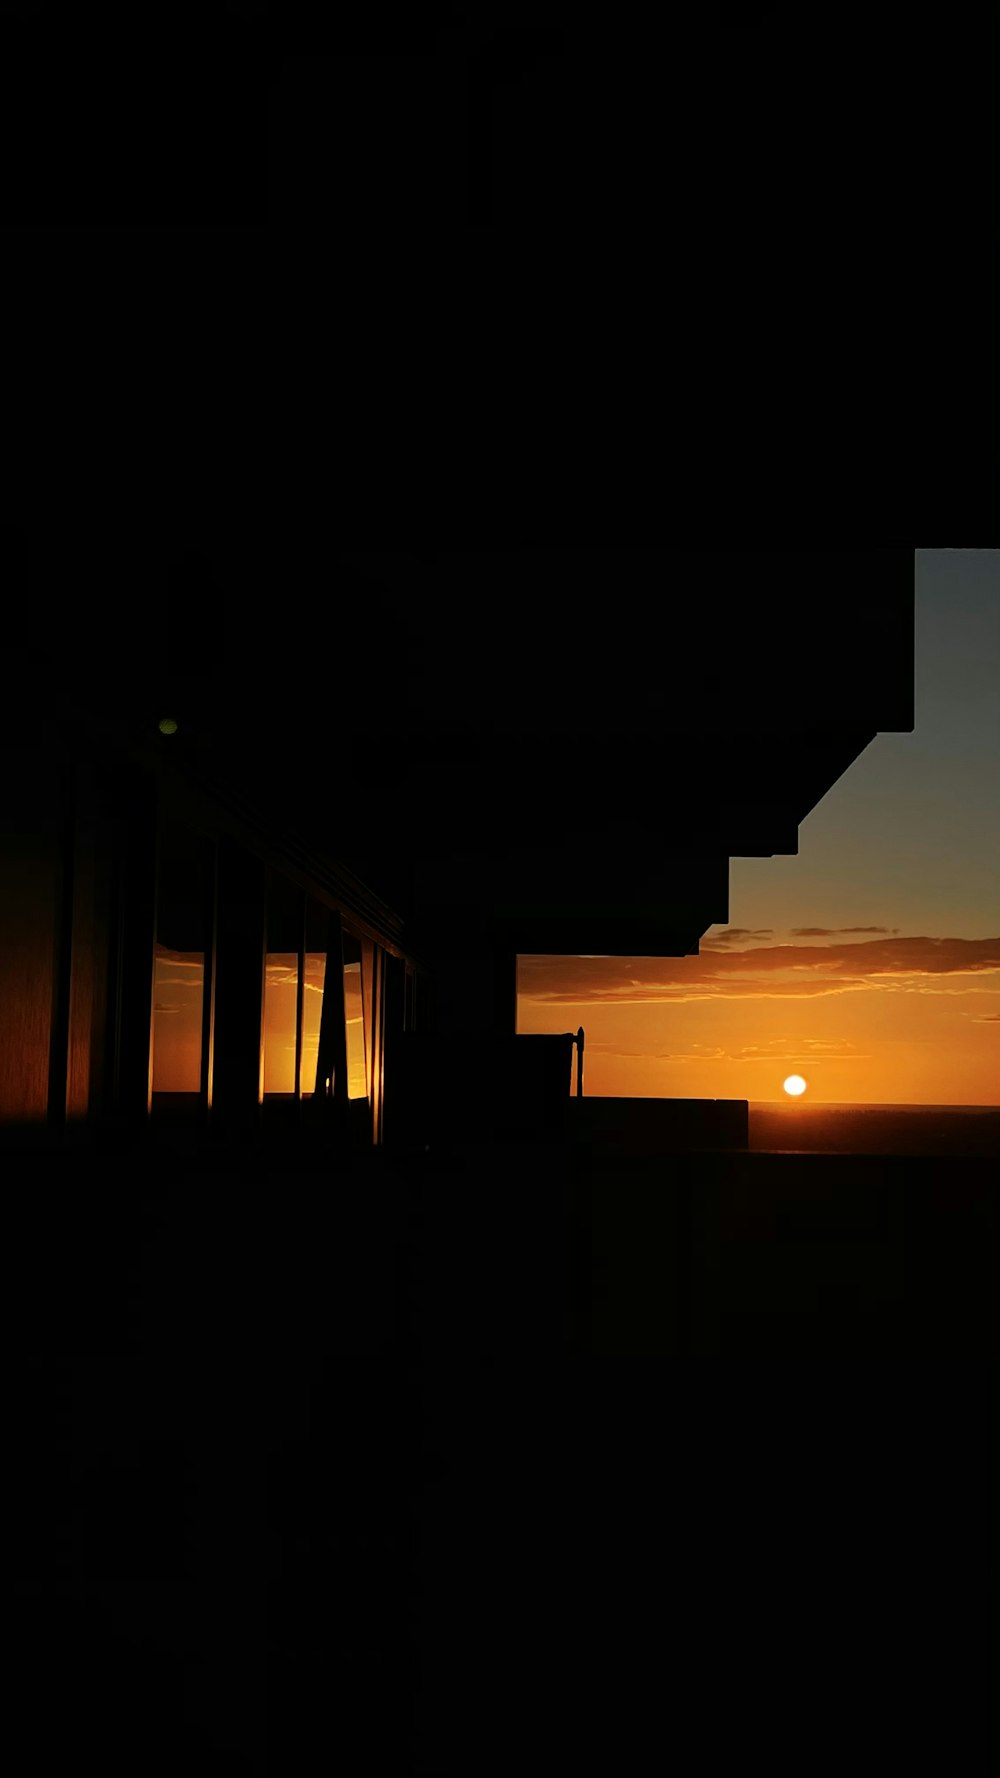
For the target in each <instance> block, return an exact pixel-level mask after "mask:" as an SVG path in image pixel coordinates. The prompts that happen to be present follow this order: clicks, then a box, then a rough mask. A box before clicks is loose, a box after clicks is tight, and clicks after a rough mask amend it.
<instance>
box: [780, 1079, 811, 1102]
mask: <svg viewBox="0 0 1000 1778" xmlns="http://www.w3.org/2000/svg"><path fill="white" fill-rule="evenodd" d="M805 1090H806V1083H805V1081H804V1080H803V1078H802V1076H801V1074H790V1075H789V1076H788V1079H787V1080H786V1082H785V1092H786V1093H790V1094H791V1096H792V1098H793V1099H797V1098H798V1097H799V1094H800V1093H804V1092H805Z"/></svg>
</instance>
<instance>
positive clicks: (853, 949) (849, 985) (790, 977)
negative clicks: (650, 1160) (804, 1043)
mask: <svg viewBox="0 0 1000 1778" xmlns="http://www.w3.org/2000/svg"><path fill="white" fill-rule="evenodd" d="M991 973H992V974H997V975H1000V938H976V939H972V938H928V937H919V938H896V937H889V938H881V939H870V940H867V941H862V942H860V943H849V942H846V941H844V940H841V941H840V943H838V944H835V945H814V946H810V945H797V944H785V945H765V946H757V947H755V948H754V949H752V950H745V951H722V950H713V949H708V950H703V951H701V952H700V953H699V954H698V955H697V956H695V957H521V958H519V960H518V990H519V993H520V995H521V996H522V998H524V999H527V1000H534V1001H538V1002H540V1003H544V1004H546V1005H559V1006H587V1005H594V1004H605V1005H615V1004H622V1005H632V1006H637V1005H655V1004H669V1003H670V1002H673V1001H676V1002H683V1001H688V1000H714V999H778V1000H785V999H788V1000H798V999H804V998H812V997H814V996H818V995H824V994H849V993H864V992H873V991H874V992H877V993H883V994H889V993H896V994H921V993H922V994H972V993H1000V985H998V986H997V987H989V988H987V987H985V986H984V985H983V984H982V981H981V978H982V977H983V976H984V975H988V974H991ZM948 978H950V979H951V981H952V982H956V981H958V980H960V979H963V978H964V984H967V985H962V986H957V985H946V981H947V980H948Z"/></svg>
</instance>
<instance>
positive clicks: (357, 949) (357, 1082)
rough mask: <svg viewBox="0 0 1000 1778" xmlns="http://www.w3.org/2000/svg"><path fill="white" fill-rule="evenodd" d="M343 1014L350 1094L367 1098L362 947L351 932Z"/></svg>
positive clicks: (346, 946)
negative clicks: (345, 1024)
mask: <svg viewBox="0 0 1000 1778" xmlns="http://www.w3.org/2000/svg"><path fill="white" fill-rule="evenodd" d="M344 1017H345V1019H346V1020H347V1097H348V1098H349V1099H367V1097H368V1068H367V1061H366V1056H365V1004H364V995H363V992H362V983H361V946H360V944H359V943H358V940H357V939H356V938H355V937H354V935H353V933H350V932H345V933H344Z"/></svg>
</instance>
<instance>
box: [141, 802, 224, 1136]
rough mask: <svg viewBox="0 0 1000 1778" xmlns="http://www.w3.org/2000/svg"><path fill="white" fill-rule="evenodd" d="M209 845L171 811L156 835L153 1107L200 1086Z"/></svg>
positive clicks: (189, 1094) (165, 816)
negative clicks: (157, 839) (157, 845)
mask: <svg viewBox="0 0 1000 1778" xmlns="http://www.w3.org/2000/svg"><path fill="white" fill-rule="evenodd" d="M210 853H211V847H210V845H208V844H206V842H205V841H204V840H203V839H202V838H201V836H200V835H199V834H198V833H197V832H196V831H195V830H194V829H192V828H189V827H188V826H187V825H186V823H185V822H184V821H183V820H182V819H181V818H179V817H178V816H177V815H176V814H175V813H174V812H168V811H165V812H164V814H163V817H162V819H161V824H160V834H159V865H158V881H157V898H156V945H155V952H154V967H153V1109H154V1111H159V1110H162V1109H164V1108H165V1107H166V1106H167V1105H168V1104H169V1103H170V1100H171V1099H173V1100H174V1102H175V1103H176V1102H177V1101H178V1099H179V1097H180V1096H181V1095H184V1096H185V1097H190V1096H192V1095H193V1096H195V1097H197V1095H198V1094H199V1093H200V1091H201V1049H202V1016H203V1009H204V995H205V946H206V931H207V922H206V914H207V893H208V887H209V880H210Z"/></svg>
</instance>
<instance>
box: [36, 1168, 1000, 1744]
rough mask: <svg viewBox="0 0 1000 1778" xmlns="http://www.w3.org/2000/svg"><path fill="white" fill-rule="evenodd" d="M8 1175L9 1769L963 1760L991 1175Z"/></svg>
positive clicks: (991, 1605)
mask: <svg viewBox="0 0 1000 1778" xmlns="http://www.w3.org/2000/svg"><path fill="white" fill-rule="evenodd" d="M5 1166H6V1168H7V1173H6V1184H7V1192H6V1199H5V1202H6V1206H7V1212H8V1229H7V1241H6V1243H5V1253H6V1267H7V1291H6V1293H5V1294H6V1298H7V1302H8V1306H9V1312H10V1324H9V1328H8V1340H7V1352H8V1367H9V1383H8V1391H7V1400H8V1403H9V1414H10V1421H9V1431H10V1433H11V1438H10V1441H9V1445H8V1449H9V1453H10V1455H9V1459H8V1476H9V1477H10V1476H11V1475H12V1476H13V1482H14V1487H13V1505H12V1506H11V1507H9V1508H8V1512H9V1515H10V1516H9V1519H8V1526H9V1540H10V1541H9V1549H10V1556H11V1563H10V1570H9V1578H8V1583H7V1586H6V1587H5V1589H4V1592H5V1601H6V1610H7V1614H8V1628H9V1631H10V1633H11V1634H10V1636H9V1637H8V1643H9V1646H10V1647H12V1648H13V1651H14V1652H13V1655H12V1656H9V1657H8V1680H9V1682H10V1687H9V1695H10V1697H11V1700H12V1702H11V1705H10V1707H9V1710H8V1718H7V1721H8V1732H9V1736H10V1738H11V1739H12V1743H13V1744H14V1745H17V1746H19V1747H21V1748H22V1749H23V1750H24V1751H23V1754H22V1755H20V1756H19V1757H18V1762H17V1769H18V1772H19V1773H21V1774H25V1775H27V1774H28V1773H36V1772H37V1773H42V1772H45V1773H46V1774H48V1773H50V1772H52V1771H62V1770H67V1769H69V1767H70V1765H71V1764H74V1763H75V1762H77V1761H78V1760H80V1759H83V1758H84V1757H86V1758H87V1760H88V1762H90V1763H94V1764H96V1765H98V1766H99V1768H100V1770H101V1771H102V1773H103V1774H104V1775H105V1778H119V1775H121V1778H124V1775H125V1774H128V1775H129V1778H133V1774H137V1773H141V1774H143V1778H157V1775H159V1774H166V1773H170V1774H176V1773H178V1772H181V1771H183V1772H190V1773H192V1774H197V1775H199V1778H200V1775H201V1774H205V1775H206V1778H228V1775H229V1774H233V1775H236V1774H239V1775H240V1778H258V1775H261V1778H262V1775H264V1774H269V1775H270V1774H278V1775H280V1778H308V1775H309V1774H312V1773H320V1772H322V1773H328V1772H331V1771H342V1772H343V1773H345V1774H349V1775H350V1778H362V1775H363V1774H367V1773H375V1772H378V1773H391V1774H395V1775H398V1778H493V1775H494V1774H495V1775H496V1778H501V1775H502V1778H521V1775H523V1778H645V1775H646V1774H652V1773H656V1774H660V1773H662V1772H675V1773H677V1774H679V1775H681V1778H688V1775H690V1778H695V1775H696V1774H697V1775H699V1778H700V1775H701V1774H705V1775H706V1778H707V1775H711V1778H730V1775H735V1774H742V1773H754V1774H756V1773H760V1774H766V1775H767V1778H783V1775H784V1774H788V1775H789V1778H792V1775H794V1778H803V1775H807V1778H820V1775H824V1774H831V1775H833V1774H836V1778H843V1774H845V1773H848V1772H850V1773H857V1774H864V1775H865V1778H868V1775H869V1774H871V1775H876V1774H877V1775H879V1778H881V1775H890V1774H892V1775H895V1774H899V1778H924V1775H927V1778H938V1775H940V1778H953V1775H955V1774H959V1773H960V1774H962V1778H979V1775H980V1774H982V1775H983V1778H985V1775H986V1774H987V1773H991V1772H992V1771H993V1769H994V1767H995V1756H996V1745H995V1739H994V1734H995V1728H994V1723H995V1718H994V1713H993V1712H994V1689H993V1688H994V1679H993V1674H994V1669H995V1667H996V1654H997V1650H996V1646H995V1632H994V1630H993V1621H994V1617H995V1591H994V1588H995V1576H994V1572H993V1567H992V1564H993V1562H994V1559H995V1543H996V1506H995V1499H996V1494H997V1467H996V1431H995V1428H996V1405H997V1404H996V1307H997V1303H996V1251H997V1249H996V1233H997V1230H996V1218H997V1206H996V1183H995V1179H994V1170H993V1167H992V1166H991V1164H990V1163H989V1162H987V1161H985V1160H976V1159H972V1158H969V1157H957V1158H943V1157H927V1158H924V1159H905V1160H900V1159H892V1158H891V1157H863V1158H859V1157H849V1156H840V1155H806V1156H801V1155H793V1154H786V1155H766V1154H753V1153H750V1154H747V1153H743V1154H728V1155H726V1154H720V1153H716V1154H713V1153H707V1154H700V1155H687V1156H676V1157H674V1158H670V1157H660V1158H659V1159H650V1158H648V1157H646V1158H644V1159H640V1158H632V1159H623V1158H619V1159H617V1160H616V1159H615V1158H614V1157H613V1156H608V1155H605V1156H604V1157H603V1159H601V1160H598V1159H597V1157H596V1155H595V1153H593V1152H590V1151H587V1150H586V1149H582V1150H578V1151H577V1152H575V1153H574V1152H572V1151H571V1150H570V1149H569V1148H563V1147H559V1146H548V1147H540V1146H539V1147H534V1148H533V1147H529V1146H521V1147H508V1148H506V1149H504V1150H500V1149H495V1150H493V1151H492V1152H477V1151H474V1150H468V1149H466V1150H461V1151H459V1150H452V1151H443V1152H441V1153H440V1154H435V1155H423V1156H420V1157H415V1158H411V1159H402V1158H400V1159H397V1160H395V1161H393V1160H391V1159H390V1158H389V1157H388V1156H386V1155H384V1154H372V1155H369V1156H367V1157H364V1159H363V1160H359V1161H358V1162H356V1163H355V1165H354V1167H353V1169H352V1170H351V1171H350V1172H349V1173H348V1172H347V1171H345V1170H344V1169H343V1168H341V1169H340V1171H339V1172H338V1173H337V1174H336V1175H334V1174H333V1173H332V1172H331V1170H330V1168H329V1165H328V1164H323V1163H321V1162H320V1161H319V1160H318V1159H317V1158H315V1157H314V1158H313V1159H312V1160H310V1158H309V1157H308V1156H307V1155H305V1154H300V1155H299V1156H298V1157H297V1158H296V1157H294V1156H293V1155H292V1154H290V1153H286V1154H284V1155H283V1156H282V1157H281V1158H280V1160H279V1158H278V1157H277V1156H271V1157H270V1158H268V1157H267V1156H266V1155H265V1154H263V1153H261V1152H260V1151H258V1152H256V1153H255V1154H254V1155H252V1156H250V1155H248V1156H247V1157H246V1158H245V1159H244V1160H242V1161H238V1160H236V1159H235V1157H232V1156H231V1157H230V1158H229V1159H228V1161H226V1162H221V1161H216V1162H215V1163H214V1164H213V1165H212V1166H209V1165H208V1163H207V1162H206V1161H196V1160H195V1159H194V1158H191V1159H188V1160H186V1161H184V1160H181V1159H180V1158H179V1157H175V1158H174V1159H173V1160H171V1159H170V1158H169V1157H168V1156H167V1155H165V1154H163V1153H160V1154H159V1155H155V1154H153V1153H152V1152H151V1151H142V1152H135V1153H132V1154H128V1153H126V1154H120V1155H118V1156H116V1157H114V1158H112V1157H110V1156H106V1157H104V1158H103V1159H100V1160H98V1159H96V1158H93V1157H92V1158H91V1159H90V1160H89V1161H88V1163H87V1170H86V1171H84V1166H83V1163H82V1162H81V1161H80V1160H79V1159H72V1160H71V1159H70V1157H68V1156H67V1157H64V1156H60V1155H49V1156H46V1157H42V1156H38V1155H36V1156H34V1157H24V1158H22V1159H20V1160H19V1158H18V1157H16V1156H10V1155H8V1156H5Z"/></svg>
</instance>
